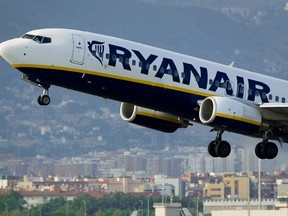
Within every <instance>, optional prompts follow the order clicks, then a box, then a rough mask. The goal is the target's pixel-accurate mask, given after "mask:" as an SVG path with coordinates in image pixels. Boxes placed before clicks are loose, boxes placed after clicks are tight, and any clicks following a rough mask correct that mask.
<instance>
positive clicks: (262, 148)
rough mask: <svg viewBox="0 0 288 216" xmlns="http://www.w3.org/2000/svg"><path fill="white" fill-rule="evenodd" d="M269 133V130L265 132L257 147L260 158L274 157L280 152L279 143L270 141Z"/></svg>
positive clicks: (256, 150)
mask: <svg viewBox="0 0 288 216" xmlns="http://www.w3.org/2000/svg"><path fill="white" fill-rule="evenodd" d="M268 133H269V131H266V132H265V134H264V136H263V141H262V142H260V143H258V144H257V145H256V147H255V154H256V156H257V157H258V158H260V159H274V158H275V157H276V156H277V154H278V147H277V145H276V144H275V143H273V142H269V141H268Z"/></svg>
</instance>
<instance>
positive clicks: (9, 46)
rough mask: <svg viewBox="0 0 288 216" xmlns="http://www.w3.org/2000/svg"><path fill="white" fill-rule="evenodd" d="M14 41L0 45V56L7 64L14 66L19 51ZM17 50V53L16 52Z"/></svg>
mask: <svg viewBox="0 0 288 216" xmlns="http://www.w3.org/2000/svg"><path fill="white" fill-rule="evenodd" d="M15 42H16V39H12V40H8V41H4V42H2V43H0V56H1V57H2V58H3V59H5V60H6V61H7V62H8V63H9V64H15V63H16V60H17V55H18V53H19V49H17V46H15V44H17V43H15ZM17 50H18V52H17Z"/></svg>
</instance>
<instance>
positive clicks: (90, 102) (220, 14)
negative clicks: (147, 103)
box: [0, 0, 288, 157]
mask: <svg viewBox="0 0 288 216" xmlns="http://www.w3.org/2000/svg"><path fill="white" fill-rule="evenodd" d="M284 7H285V1H282V0H277V1H274V0H273V1H272V0H271V1H265V3H263V1H260V0H258V1H253V2H251V1H246V0H245V1H244V0H243V1H237V2H233V3H230V1H228V0H221V1H217V2H215V1H212V0H211V1H210V0H202V1H200V0H199V1H188V0H179V1H165V2H163V1H160V0H145V1H144V0H143V1H140V0H139V1H138V0H126V1H123V0H122V1H116V0H109V1H100V0H99V1H93V0H87V1H85V2H83V1H69V0H62V1H55V0H51V1H36V0H29V1H20V0H11V1H5V2H2V3H1V8H0V32H1V33H0V41H4V40H6V39H9V38H12V37H19V36H21V35H22V34H24V33H25V32H27V31H29V30H32V29H37V28H44V27H63V28H74V29H81V30H86V31H91V32H98V33H101V34H108V35H112V36H117V37H121V38H125V39H129V40H134V41H137V42H141V43H145V44H149V45H153V46H157V47H161V48H165V49H169V50H173V51H176V52H181V53H185V54H189V55H193V56H197V57H201V58H205V59H209V60H212V61H217V62H220V63H224V64H230V62H232V61H235V66H237V67H240V68H244V69H249V70H252V71H258V72H260V73H263V74H268V75H273V76H276V77H279V78H283V79H288V73H287V68H288V58H287V57H288V54H287V50H288V40H287V38H288V29H287V28H286V27H287V21H288V12H286V11H285V10H284ZM51 14H52V15H51ZM0 71H1V76H0V104H1V110H0V144H1V145H0V148H1V150H0V151H2V152H13V153H16V154H19V155H28V156H33V155H36V154H44V155H47V156H55V157H60V156H63V155H73V154H78V153H81V152H86V151H91V150H97V149H103V148H106V149H109V148H115V146H118V147H119V148H123V147H127V146H128V147H131V146H135V145H136V146H137V145H141V146H143V145H145V146H147V147H149V148H153V147H159V146H164V145H201V144H202V145H207V144H208V142H209V141H210V140H212V139H214V134H213V133H211V134H209V135H208V136H207V131H209V129H208V128H206V127H204V128H203V127H201V126H200V127H199V126H195V127H192V128H189V129H187V130H180V131H179V132H177V133H176V134H173V135H164V134H162V133H158V132H154V131H151V130H148V129H143V128H138V127H132V126H131V125H128V124H127V123H125V122H122V121H121V120H120V117H119V114H118V112H119V103H116V102H112V101H106V100H104V99H99V98H97V97H93V96H90V95H83V94H81V93H77V92H73V91H68V90H65V89H60V88H57V87H52V88H51V96H52V104H51V106H49V107H44V108H43V107H39V106H38V105H37V103H36V98H37V97H38V95H39V94H40V93H41V89H39V88H37V87H34V86H31V85H28V84H27V83H25V82H23V81H21V80H20V77H21V74H20V73H18V72H17V71H16V70H14V69H12V68H11V67H10V66H9V65H7V64H6V63H5V62H4V60H2V59H1V60H0ZM196 134H197V135H196ZM227 136H228V137H229V135H227ZM191 140H193V141H191ZM245 142H247V139H243V140H242V141H240V142H239V144H243V143H245ZM253 143H254V142H253ZM251 146H252V147H253V148H254V145H251Z"/></svg>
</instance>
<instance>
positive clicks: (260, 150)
mask: <svg viewBox="0 0 288 216" xmlns="http://www.w3.org/2000/svg"><path fill="white" fill-rule="evenodd" d="M263 147H264V144H263V142H260V143H258V144H257V145H256V147H255V154H256V156H257V157H258V158H259V159H262V160H263V159H266V157H265V153H264V151H263Z"/></svg>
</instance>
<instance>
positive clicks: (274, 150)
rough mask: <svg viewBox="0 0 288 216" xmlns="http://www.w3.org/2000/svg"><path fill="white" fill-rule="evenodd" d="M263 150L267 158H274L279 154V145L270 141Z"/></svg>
mask: <svg viewBox="0 0 288 216" xmlns="http://www.w3.org/2000/svg"><path fill="white" fill-rule="evenodd" d="M263 152H264V154H265V156H266V158H267V159H274V158H275V157H276V156H277V155H278V147H277V145H276V144H275V143H273V142H268V143H267V144H266V145H264V149H263Z"/></svg>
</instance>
